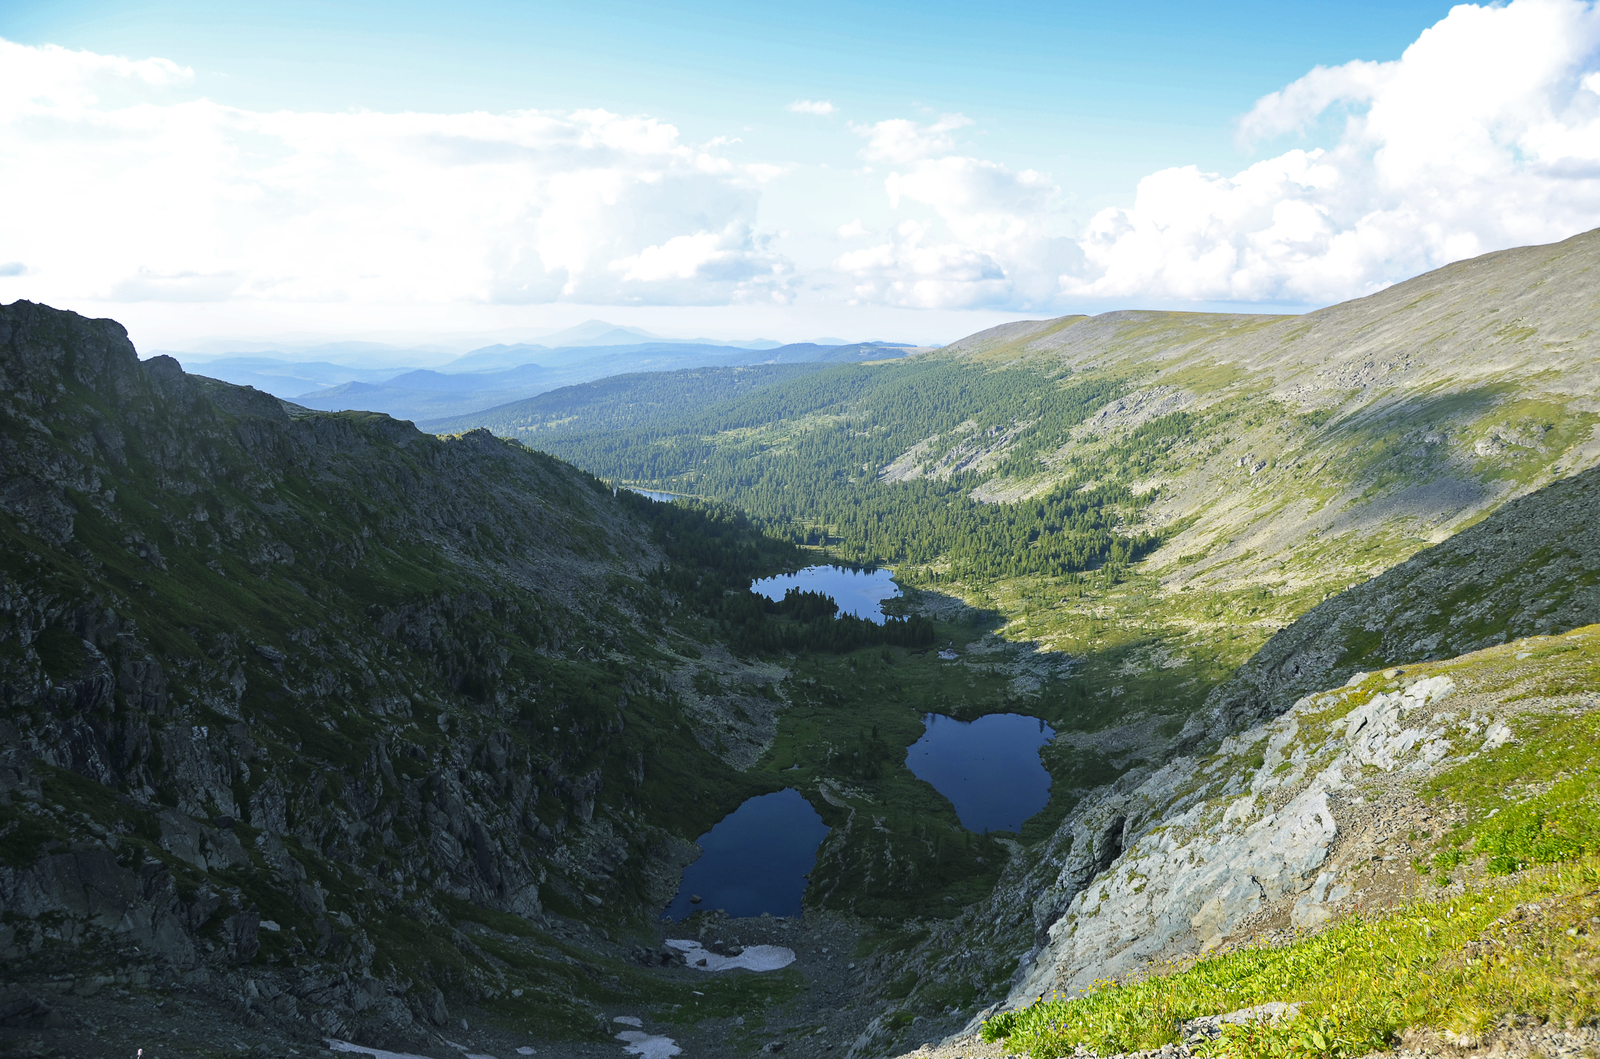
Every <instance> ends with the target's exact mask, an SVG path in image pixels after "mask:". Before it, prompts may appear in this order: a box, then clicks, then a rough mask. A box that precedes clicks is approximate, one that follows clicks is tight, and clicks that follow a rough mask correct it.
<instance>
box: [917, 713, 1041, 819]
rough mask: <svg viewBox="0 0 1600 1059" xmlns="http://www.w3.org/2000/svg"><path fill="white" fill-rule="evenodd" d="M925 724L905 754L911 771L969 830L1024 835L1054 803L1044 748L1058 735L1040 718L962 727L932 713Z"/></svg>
mask: <svg viewBox="0 0 1600 1059" xmlns="http://www.w3.org/2000/svg"><path fill="white" fill-rule="evenodd" d="M922 723H923V725H924V726H925V728H926V731H924V733H923V736H922V738H921V739H918V740H917V741H916V742H915V743H912V744H911V746H910V747H909V748H908V749H907V750H906V768H908V769H910V770H911V771H912V773H913V774H914V775H915V776H917V777H918V778H919V779H924V780H927V781H928V782H929V783H931V784H933V786H934V789H935V790H937V791H938V792H939V793H940V794H942V795H944V796H945V797H946V798H949V799H950V803H951V804H952V805H954V806H955V807H956V816H958V817H960V819H961V826H963V827H965V828H966V829H967V830H969V831H978V832H984V831H1021V830H1022V822H1023V821H1024V820H1026V819H1027V818H1028V817H1030V816H1032V815H1033V814H1034V813H1036V812H1038V811H1039V810H1040V809H1043V808H1044V806H1045V803H1046V802H1048V801H1049V800H1050V773H1048V772H1046V771H1045V767H1044V763H1043V762H1041V761H1040V760H1039V748H1040V747H1042V746H1044V745H1045V744H1046V743H1048V742H1050V740H1052V739H1054V738H1055V735H1056V733H1055V730H1054V729H1052V728H1051V727H1050V726H1049V725H1047V724H1045V723H1044V722H1043V721H1041V720H1039V719H1038V718H1037V717H1024V716H1022V715H1021V714H1016V713H991V714H989V715H988V716H987V717H979V718H978V719H977V720H976V721H958V720H956V719H955V718H953V717H946V716H944V715H943V714H938V713H930V714H928V715H926V716H925V717H923V718H922Z"/></svg>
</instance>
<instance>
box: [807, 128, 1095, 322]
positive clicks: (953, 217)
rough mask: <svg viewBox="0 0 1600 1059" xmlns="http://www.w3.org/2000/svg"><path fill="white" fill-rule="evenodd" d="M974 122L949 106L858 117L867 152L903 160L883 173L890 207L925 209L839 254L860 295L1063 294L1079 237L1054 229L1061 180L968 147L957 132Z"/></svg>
mask: <svg viewBox="0 0 1600 1059" xmlns="http://www.w3.org/2000/svg"><path fill="white" fill-rule="evenodd" d="M971 124H972V121H971V119H969V118H967V117H965V116H963V115H961V114H947V115H945V116H943V117H941V118H939V119H938V120H937V121H934V122H917V121H912V120H909V119H903V118H894V119H889V120H886V121H879V122H876V123H873V124H871V125H853V126H851V129H852V131H854V132H855V133H856V135H858V136H861V137H862V138H863V139H865V140H866V141H867V142H866V144H865V145H864V146H863V147H862V149H861V152H860V156H861V157H862V158H863V159H865V160H867V161H871V162H887V163H890V164H893V165H895V166H896V168H895V169H894V170H893V171H892V172H890V173H889V174H888V176H887V177H885V178H884V182H883V184H884V191H885V193H886V194H887V196H888V200H889V207H890V209H893V210H899V211H904V212H907V213H916V214H919V216H913V217H908V218H907V219H906V220H904V221H901V222H900V223H898V224H896V225H895V226H893V228H892V229H891V230H890V231H889V232H888V233H887V241H885V242H882V243H879V244H877V245H875V246H870V247H864V248H861V249H859V250H852V251H850V252H848V253H845V254H842V255H840V256H839V257H838V258H837V259H836V260H835V261H834V267H835V268H836V269H837V270H838V271H840V272H842V273H844V274H845V275H846V276H847V277H848V283H849V287H850V295H851V297H852V298H853V299H854V300H855V301H856V302H858V303H867V304H886V305H894V306H901V307H908V308H920V309H970V308H980V307H1001V306H1005V307H1018V308H1033V307H1037V306H1047V305H1049V304H1051V302H1052V301H1053V300H1054V298H1055V296H1056V295H1057V294H1058V293H1059V290H1060V284H1059V278H1058V276H1059V273H1060V271H1061V269H1062V268H1063V267H1066V266H1067V265H1069V264H1071V263H1073V262H1075V261H1076V260H1077V259H1078V255H1077V252H1076V248H1075V247H1074V246H1073V245H1072V243H1071V241H1070V240H1068V239H1066V238H1064V237H1062V236H1061V235H1059V234H1054V235H1052V234H1050V233H1051V201H1052V200H1053V199H1054V197H1055V196H1056V194H1057V191H1058V189H1057V188H1056V187H1055V185H1054V184H1053V183H1051V181H1050V180H1049V178H1047V177H1046V176H1045V175H1044V174H1042V173H1038V172H1035V171H1034V170H1031V169H1030V170H1023V171H1022V172H1015V171H1013V170H1011V169H1009V168H1007V167H1006V166H1004V165H1001V164H1000V163H998V162H993V161H989V160H986V159H981V158H974V157H971V156H969V155H965V154H961V153H959V152H958V150H957V144H956V140H955V137H954V135H953V134H954V133H955V131H956V130H958V129H962V128H965V127H966V126H968V125H971ZM865 234H867V233H866V231H865V229H864V228H862V227H861V226H860V222H859V221H856V222H852V223H851V224H850V225H846V226H845V227H842V228H840V229H839V236H840V237H841V238H846V237H852V236H860V235H865Z"/></svg>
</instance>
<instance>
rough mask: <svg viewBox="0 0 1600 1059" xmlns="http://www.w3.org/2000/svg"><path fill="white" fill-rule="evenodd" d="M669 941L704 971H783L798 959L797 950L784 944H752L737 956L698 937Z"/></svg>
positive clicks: (686, 959)
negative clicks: (712, 947)
mask: <svg viewBox="0 0 1600 1059" xmlns="http://www.w3.org/2000/svg"><path fill="white" fill-rule="evenodd" d="M667 944H668V945H670V946H672V947H673V948H674V949H677V950H679V951H680V952H682V953H683V958H684V960H685V961H686V962H687V963H688V964H689V966H690V967H693V968H695V969H696V970H700V971H731V970H733V969H734V968H736V967H742V968H744V969H745V970H747V971H781V970H782V969H783V968H785V967H787V966H789V965H790V964H791V963H793V962H794V950H793V949H787V948H784V947H783V946H782V945H751V946H749V947H747V948H746V949H745V950H744V951H743V952H741V953H740V954H739V955H737V956H722V955H719V954H717V953H715V952H712V951H711V950H710V949H707V948H706V947H705V946H703V945H701V944H700V943H699V942H698V941H687V940H683V939H672V938H669V939H667Z"/></svg>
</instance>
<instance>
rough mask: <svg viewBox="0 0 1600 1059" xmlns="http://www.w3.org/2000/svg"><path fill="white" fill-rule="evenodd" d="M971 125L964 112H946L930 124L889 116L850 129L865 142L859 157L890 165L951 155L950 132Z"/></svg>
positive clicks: (953, 145)
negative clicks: (885, 119)
mask: <svg viewBox="0 0 1600 1059" xmlns="http://www.w3.org/2000/svg"><path fill="white" fill-rule="evenodd" d="M971 124H972V119H971V118H968V117H966V116H964V115H961V114H946V115H944V116H943V117H941V118H940V119H939V120H938V121H935V122H931V123H929V124H923V123H922V122H917V121H911V120H908V119H906V118H891V119H889V120H888V121H879V122H874V123H873V124H871V125H855V124H852V125H851V126H850V131H851V132H854V133H855V134H856V135H857V136H861V137H864V138H865V139H866V141H867V145H866V146H865V147H863V148H862V149H861V157H862V158H864V159H866V160H867V161H869V162H889V163H891V164H893V163H904V162H914V161H916V160H917V159H919V158H932V157H934V156H936V155H942V154H950V153H951V152H952V151H954V150H955V148H956V141H955V137H954V136H951V135H950V134H951V133H952V132H954V131H955V130H957V129H960V128H964V127H966V126H968V125H971Z"/></svg>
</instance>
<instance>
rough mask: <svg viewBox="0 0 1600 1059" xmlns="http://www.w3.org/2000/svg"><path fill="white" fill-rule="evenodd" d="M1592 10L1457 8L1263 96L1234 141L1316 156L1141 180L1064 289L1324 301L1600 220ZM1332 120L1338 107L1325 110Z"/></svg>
mask: <svg viewBox="0 0 1600 1059" xmlns="http://www.w3.org/2000/svg"><path fill="white" fill-rule="evenodd" d="M1596 66H1600V10H1597V8H1596V6H1595V4H1593V3H1585V2H1580V0H1512V2H1511V3H1509V4H1507V5H1505V6H1503V7H1479V6H1474V5H1461V6H1457V7H1455V8H1452V9H1451V11H1450V13H1449V14H1448V15H1447V16H1446V17H1445V18H1444V19H1442V20H1441V21H1440V22H1438V23H1437V24H1436V25H1434V26H1432V27H1431V28H1429V29H1428V30H1426V31H1425V32H1424V33H1423V34H1422V35H1421V36H1420V37H1419V38H1418V39H1417V40H1416V42H1415V43H1413V44H1412V45H1411V46H1410V47H1409V48H1407V49H1406V51H1405V52H1404V53H1403V54H1402V56H1401V57H1400V58H1399V59H1397V60H1395V61H1393V62H1386V63H1367V62H1355V63H1348V64H1346V65H1344V66H1340V67H1334V68H1323V67H1319V68H1317V69H1315V70H1312V71H1311V72H1310V73H1309V74H1307V75H1306V76H1305V77H1303V78H1301V79H1300V80H1298V81H1296V82H1294V83H1293V84H1291V85H1288V86H1287V87H1285V88H1284V89H1282V90H1281V91H1279V92H1274V93H1272V94H1271V95H1268V96H1265V97H1263V98H1262V99H1261V100H1260V101H1258V102H1257V104H1256V105H1255V107H1254V108H1253V109H1252V110H1251V111H1250V112H1249V113H1248V114H1247V115H1245V116H1244V118H1243V119H1241V122H1240V126H1239V132H1240V136H1241V138H1242V139H1244V140H1247V141H1256V140H1261V139H1268V138H1271V137H1275V136H1279V135H1282V134H1285V133H1291V132H1295V131H1299V130H1304V129H1306V128H1308V127H1309V126H1311V125H1312V124H1314V123H1316V122H1318V121H1319V120H1321V119H1323V118H1324V116H1325V115H1327V114H1328V113H1329V112H1330V108H1335V107H1342V108H1345V112H1346V113H1345V120H1344V122H1343V124H1342V128H1341V129H1340V130H1339V132H1338V133H1337V134H1336V136H1337V138H1336V140H1335V141H1334V142H1333V143H1332V145H1331V146H1328V147H1316V148H1310V149H1306V148H1296V149H1293V150H1289V151H1287V152H1285V153H1283V154H1280V155H1278V156H1276V157H1273V158H1269V159H1265V160H1263V161H1260V162H1257V163H1256V164H1254V165H1252V166H1250V167H1248V168H1247V169H1245V170H1243V171H1242V172H1240V173H1237V174H1235V175H1233V176H1231V177H1229V176H1222V175H1219V174H1216V173H1204V172H1201V171H1200V170H1199V169H1197V168H1195V167H1193V166H1190V167H1183V168H1174V169H1167V170H1163V171H1162V172H1159V173H1154V174H1152V175H1150V176H1148V177H1146V178H1145V179H1144V180H1142V181H1141V182H1140V183H1139V187H1138V190H1137V193H1136V195H1135V197H1134V203H1133V205H1132V206H1131V207H1121V208H1111V209H1106V210H1103V211H1101V212H1100V213H1098V214H1097V215H1096V216H1095V217H1094V218H1093V220H1092V221H1091V223H1090V224H1089V227H1088V231H1087V232H1086V233H1085V235H1084V237H1083V239H1082V240H1081V246H1082V249H1083V252H1084V256H1085V260H1086V266H1087V267H1086V268H1084V269H1081V270H1078V271H1075V272H1072V273H1068V274H1064V275H1063V276H1062V284H1063V289H1064V291H1065V292H1066V293H1067V294H1069V295H1076V296H1080V297H1082V296H1088V297H1097V296H1101V297H1103V296H1111V297H1136V296H1156V297H1162V298H1179V299H1195V300H1213V301H1214V300H1239V301H1288V302H1309V303H1314V304H1316V303H1327V302H1332V301H1338V300H1340V299H1344V298H1349V297H1352V296H1356V295H1360V294H1364V293H1368V292H1371V291H1374V290H1377V289H1380V288H1382V287H1383V286H1386V285H1388V284H1389V283H1392V282H1395V281H1397V280H1399V279H1403V278H1406V277H1408V276H1411V275H1415V274H1417V273H1419V272H1423V271H1426V270H1427V269H1430V268H1434V267H1437V266H1439V265H1442V264H1445V263H1447V262H1449V261H1453V260H1459V259H1461V258H1464V257H1471V256H1474V255H1476V254H1481V253H1485V252H1488V251H1490V250H1495V249H1501V248H1505V247H1509V246H1517V245H1521V244H1527V243H1537V242H1548V241H1552V240H1555V239H1560V238H1563V237H1565V236H1569V235H1572V234H1574V233H1576V232H1579V231H1583V230H1585V229H1587V228H1591V227H1594V226H1595V225H1597V224H1600V96H1597V95H1596V94H1595V93H1594V92H1593V91H1592V90H1591V91H1583V90H1582V89H1583V88H1590V89H1592V88H1593V87H1594V86H1595V85H1596V84H1597V83H1600V80H1597V79H1600V74H1597V72H1596V69H1595V68H1596ZM1335 113H1337V112H1336V111H1335Z"/></svg>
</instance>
